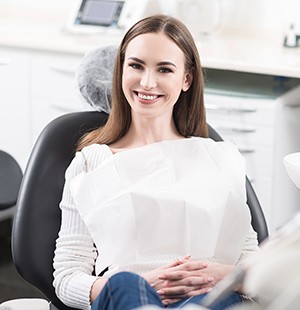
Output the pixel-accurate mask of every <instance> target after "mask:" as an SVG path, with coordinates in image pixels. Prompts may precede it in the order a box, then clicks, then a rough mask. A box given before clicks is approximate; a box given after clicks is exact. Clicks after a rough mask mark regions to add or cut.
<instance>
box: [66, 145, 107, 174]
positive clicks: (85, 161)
mask: <svg viewBox="0 0 300 310" xmlns="http://www.w3.org/2000/svg"><path fill="white" fill-rule="evenodd" d="M109 156H112V153H111V151H110V149H109V147H108V146H107V145H105V144H91V145H89V146H86V147H84V148H83V149H82V150H80V151H78V152H76V154H75V156H74V158H73V160H72V161H71V163H70V165H69V167H68V168H67V170H66V176H69V177H74V176H76V175H78V174H79V173H81V172H88V171H91V170H94V169H95V168H97V167H98V166H99V165H100V164H101V163H102V162H103V161H104V160H105V159H106V158H108V157H109Z"/></svg>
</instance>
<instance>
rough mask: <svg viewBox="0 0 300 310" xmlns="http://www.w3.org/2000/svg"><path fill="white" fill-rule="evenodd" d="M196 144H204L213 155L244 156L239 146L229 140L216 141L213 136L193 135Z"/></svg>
mask: <svg viewBox="0 0 300 310" xmlns="http://www.w3.org/2000/svg"><path fill="white" fill-rule="evenodd" d="M192 139H193V140H194V141H195V143H196V144H200V145H201V146H203V147H204V148H205V149H206V150H207V152H209V153H210V154H211V155H212V156H214V157H218V156H221V155H222V157H224V156H228V157H229V158H232V156H233V157H238V158H240V159H241V158H242V155H241V154H240V152H239V150H238V148H237V146H236V145H235V144H233V143H231V142H227V141H214V140H213V139H211V138H201V137H192Z"/></svg>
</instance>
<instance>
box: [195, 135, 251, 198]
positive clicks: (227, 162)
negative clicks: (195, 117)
mask: <svg viewBox="0 0 300 310" xmlns="http://www.w3.org/2000/svg"><path fill="white" fill-rule="evenodd" d="M194 139H195V143H199V144H201V146H202V150H203V147H204V149H205V151H206V152H207V153H208V156H209V158H210V160H211V161H213V162H214V164H215V165H216V166H217V167H218V169H219V170H220V171H221V172H222V174H223V175H224V176H225V177H226V178H227V179H228V180H230V183H231V184H233V185H234V187H235V188H236V189H237V191H238V192H239V193H240V194H241V195H243V196H244V194H245V181H246V178H245V177H246V160H245V158H244V157H243V156H242V154H241V153H240V151H239V150H238V148H237V146H236V145H235V144H233V143H231V142H225V141H218V142H216V141H214V140H212V139H210V138H194Z"/></svg>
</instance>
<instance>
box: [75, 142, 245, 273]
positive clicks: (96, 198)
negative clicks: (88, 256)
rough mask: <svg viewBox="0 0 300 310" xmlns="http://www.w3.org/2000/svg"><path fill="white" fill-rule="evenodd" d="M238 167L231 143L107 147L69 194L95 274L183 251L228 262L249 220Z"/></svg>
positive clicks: (236, 255) (236, 252) (149, 262)
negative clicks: (91, 247) (88, 241)
mask: <svg viewBox="0 0 300 310" xmlns="http://www.w3.org/2000/svg"><path fill="white" fill-rule="evenodd" d="M99 147H106V148H108V146H106V145H101V146H99ZM244 168H245V167H244V161H243V159H242V158H241V156H240V155H239V153H238V152H237V151H236V149H235V147H233V146H232V145H230V144H226V143H223V142H222V143H216V142H213V141H212V140H210V139H204V138H188V139H182V140H176V141H162V142H158V143H153V144H150V145H147V146H143V147H140V148H136V149H132V150H127V151H123V152H119V153H116V154H111V156H109V157H108V158H107V159H106V160H104V161H103V162H102V163H101V164H100V165H99V166H98V167H97V168H96V169H94V170H92V171H89V172H87V173H81V174H80V175H78V176H77V177H75V178H74V179H73V180H72V181H71V192H72V197H73V199H74V201H75V204H76V206H77V208H78V211H79V213H80V215H81V217H82V218H83V220H84V222H85V224H86V226H87V227H88V228H89V231H90V234H91V236H92V238H93V240H94V242H95V244H96V247H97V249H98V253H99V256H98V259H97V262H96V272H97V274H98V273H100V272H101V271H102V270H103V269H105V268H106V267H107V266H110V270H109V272H108V274H113V273H116V272H118V271H123V270H127V271H133V268H131V266H136V265H138V264H141V265H143V269H145V266H147V265H149V268H150V265H151V266H152V267H151V268H153V266H160V265H163V264H165V263H167V262H169V261H170V260H172V259H174V257H182V256H185V255H188V254H190V255H192V257H193V258H199V259H212V258H213V259H214V260H215V261H218V262H222V263H228V264H235V263H236V262H237V260H238V259H239V256H240V255H241V251H242V249H243V245H244V242H245V239H246V236H247V234H248V232H249V229H250V221H251V220H250V212H249V209H248V207H247V206H246V204H245V188H244V186H245V170H244ZM134 271H135V269H134Z"/></svg>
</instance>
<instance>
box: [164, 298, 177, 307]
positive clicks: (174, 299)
mask: <svg viewBox="0 0 300 310" xmlns="http://www.w3.org/2000/svg"><path fill="white" fill-rule="evenodd" d="M179 300H180V299H179V298H173V299H163V300H162V303H163V304H164V305H165V306H168V305H171V304H174V303H175V302H177V301H179Z"/></svg>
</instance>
